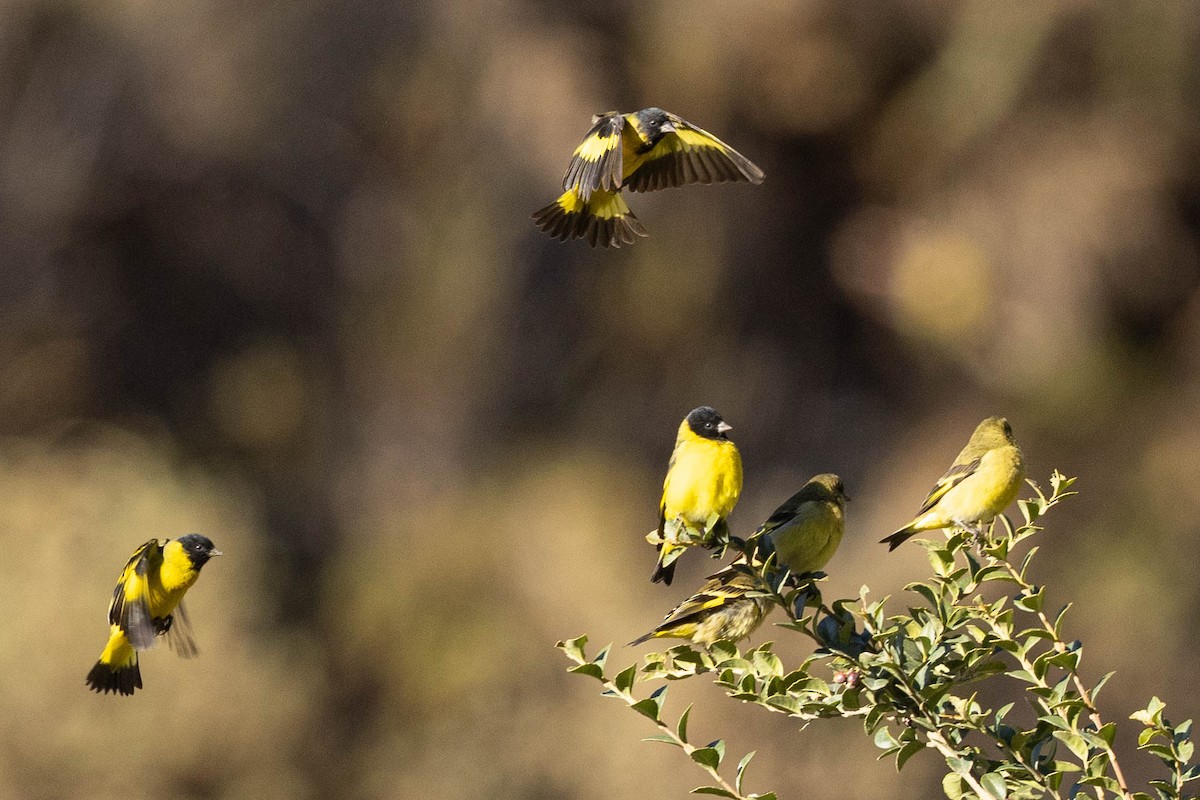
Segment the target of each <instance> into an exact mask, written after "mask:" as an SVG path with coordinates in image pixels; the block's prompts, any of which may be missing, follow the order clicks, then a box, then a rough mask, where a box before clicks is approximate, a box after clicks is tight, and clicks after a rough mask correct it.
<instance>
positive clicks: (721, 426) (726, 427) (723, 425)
mask: <svg viewBox="0 0 1200 800" xmlns="http://www.w3.org/2000/svg"><path fill="white" fill-rule="evenodd" d="M731 430H733V426H732V425H730V424H729V423H728V422H726V421H725V420H721V421H720V422H718V423H717V433H728V432H729V431H731Z"/></svg>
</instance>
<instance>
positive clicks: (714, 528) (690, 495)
mask: <svg viewBox="0 0 1200 800" xmlns="http://www.w3.org/2000/svg"><path fill="white" fill-rule="evenodd" d="M731 430H733V428H732V426H730V425H729V423H727V422H726V421H725V420H724V419H722V418H721V415H720V414H718V413H717V412H716V410H715V409H713V408H711V407H709V406H700V407H699V408H693V409H692V410H691V411H690V412H688V415H687V416H686V417H684V418H683V422H681V423H679V431H678V432H677V433H676V435H675V449H674V450H672V451H671V462H670V464H668V466H667V477H666V478H665V479H664V480H663V494H662V501H661V502H660V503H659V506H658V527H657V528H656V529H655V530H653V531H651V533H650V534H649V536H647V539H649V540H650V541H651V542H652V543H654V544H656V545H658V565H657V566H656V567H655V569H654V575H653V576H652V577H651V580H652V581H654V582H655V583H658V582H659V581H662V582H663V583H665V584H667V585H668V586H670V585H671V579H672V578H674V576H675V559H677V558H679V556H680V555H681V554H682V553H683V551H684V550H685V549H687V548H688V547H690V546H693V545H697V544H699V545H705V546H711V545H714V544H715V543H716V541H717V540H719V539H720V538H721V537H722V536H728V525H727V523H726V517H728V516H729V514H730V512H732V511H733V507H734V506H736V505H737V501H738V497H739V496H741V493H742V456H741V454H740V453H738V449H737V445H735V444H734V443H733V442H732V441H730V439H729V431H731Z"/></svg>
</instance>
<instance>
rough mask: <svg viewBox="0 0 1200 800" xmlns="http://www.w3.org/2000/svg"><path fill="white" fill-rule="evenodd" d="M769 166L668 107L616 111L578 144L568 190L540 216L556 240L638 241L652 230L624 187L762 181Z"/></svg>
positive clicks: (569, 170)
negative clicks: (623, 192)
mask: <svg viewBox="0 0 1200 800" xmlns="http://www.w3.org/2000/svg"><path fill="white" fill-rule="evenodd" d="M762 179H763V171H762V170H761V169H759V168H758V167H757V166H755V164H754V163H753V162H751V161H750V159H748V158H746V157H745V156H743V155H742V154H741V153H739V152H738V151H736V150H734V149H733V148H732V147H730V146H729V145H727V144H725V143H724V142H722V141H721V140H720V139H718V138H717V137H715V136H713V135H712V134H711V133H709V132H708V131H706V130H703V129H701V128H698V127H696V126H695V125H693V124H691V123H690V122H688V121H687V120H685V119H682V118H681V117H678V116H676V115H674V114H672V113H670V112H669V111H663V110H662V109H661V108H644V109H642V110H641V111H634V112H631V113H628V114H622V113H620V112H618V111H609V112H608V113H606V114H599V115H597V116H596V117H594V118H593V120H592V129H591V130H590V131H588V134H587V136H586V137H585V138H584V140H583V142H582V143H581V144H580V145H579V146H578V147H576V148H575V153H574V155H572V156H571V163H570V164H569V165H567V174H566V176H565V177H564V178H563V189H564V190H565V191H564V192H563V194H562V195H561V196H560V197H559V198H558V199H557V200H555V201H554V202H553V203H551V204H550V205H548V206H546V207H545V208H543V209H541V210H540V211H538V212H536V213H535V214H534V215H533V219H534V221H535V222H536V223H537V226H538V227H539V228H541V229H542V230H544V231H545V232H546V233H548V234H550V235H551V236H553V237H554V238H555V239H559V240H562V241H567V240H570V239H587V240H588V242H590V243H591V244H592V246H593V247H594V246H596V245H599V246H601V247H620V246H621V245H622V244H633V242H634V241H635V240H634V236H635V235H636V236H646V235H647V234H646V229H645V228H644V227H642V223H641V222H639V221H638V219H637V217H635V216H634V215H633V212H632V211H630V210H629V206H628V205H626V203H625V200H624V198H622V197H621V190H622V189H629V190H630V191H634V192H652V191H655V190H657V189H667V188H672V187H675V186H686V185H687V184H690V183H723V182H725V181H749V182H750V183H756V184H757V183H762Z"/></svg>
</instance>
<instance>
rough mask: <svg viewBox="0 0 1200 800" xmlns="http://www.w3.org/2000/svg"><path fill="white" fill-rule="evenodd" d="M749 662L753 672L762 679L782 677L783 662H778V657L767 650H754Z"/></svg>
mask: <svg viewBox="0 0 1200 800" xmlns="http://www.w3.org/2000/svg"><path fill="white" fill-rule="evenodd" d="M751 660H752V661H753V663H754V671H755V672H757V673H758V674H759V676H761V677H763V678H771V677H779V676H781V675H783V662H782V661H780V660H779V656H777V655H775V654H774V653H772V652H770V651H769V650H755V651H754V653H753V654H752V655H751Z"/></svg>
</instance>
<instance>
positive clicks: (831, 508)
mask: <svg viewBox="0 0 1200 800" xmlns="http://www.w3.org/2000/svg"><path fill="white" fill-rule="evenodd" d="M843 514H844V512H843V511H842V508H841V506H839V505H838V504H837V503H816V502H810V503H806V504H805V507H804V511H803V513H801V514H798V515H797V516H796V518H795V519H793V520H792V521H790V522H789V523H787V524H786V525H783V526H781V527H780V528H779V529H778V530H776V531H775V532H774V533H773V534H772V535H771V542H772V544H773V545H774V546H775V553H776V555H777V557H778V559H779V563H780V564H782V565H783V566H785V567H787V568H788V569H790V570H791V571H792V572H794V573H796V574H798V575H799V574H803V573H805V572H815V571H817V570H819V569H821V567H823V566H825V565H826V564H827V563H829V559H831V558H832V557H833V554H834V552H836V551H837V549H838V545H839V544H841V542H842V532H843V530H844V529H845V528H844V518H843Z"/></svg>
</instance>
